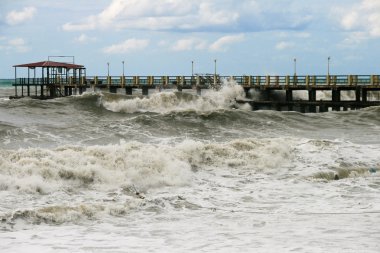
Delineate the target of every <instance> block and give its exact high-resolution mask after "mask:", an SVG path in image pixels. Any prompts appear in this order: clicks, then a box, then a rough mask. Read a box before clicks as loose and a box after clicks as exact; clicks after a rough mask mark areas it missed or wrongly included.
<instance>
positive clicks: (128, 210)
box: [0, 81, 380, 252]
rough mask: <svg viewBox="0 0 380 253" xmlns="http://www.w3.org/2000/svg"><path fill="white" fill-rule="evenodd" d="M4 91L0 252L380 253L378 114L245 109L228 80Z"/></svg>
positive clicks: (0, 91) (1, 87)
mask: <svg viewBox="0 0 380 253" xmlns="http://www.w3.org/2000/svg"><path fill="white" fill-rule="evenodd" d="M13 92H14V89H13V88H12V87H11V86H10V83H9V81H3V82H2V83H1V84H0V145H1V147H0V199H1V200H2V201H1V202H0V220H1V222H0V242H1V247H0V252H379V249H380V229H379V222H380V176H379V175H380V174H379V173H380V108H379V107H370V108H366V109H362V110H356V111H346V112H326V113H316V114H308V113H307V114H301V113H298V112H277V111H270V110H261V111H252V110H251V108H250V107H249V106H248V105H246V106H241V107H239V106H238V105H236V104H235V98H240V97H243V96H244V91H243V89H242V88H241V87H240V86H238V85H236V84H234V83H225V84H224V85H223V87H222V88H221V89H220V90H218V91H212V90H209V91H204V92H203V91H202V96H197V95H196V94H195V92H194V91H190V92H183V93H179V92H175V91H171V90H168V91H164V92H154V93H152V94H150V96H149V97H141V96H139V95H135V96H125V95H120V94H119V95H115V94H110V93H107V92H101V91H87V92H86V93H85V94H83V95H80V96H72V97H64V98H57V99H52V100H33V99H29V98H23V99H17V100H9V99H8V96H9V95H13Z"/></svg>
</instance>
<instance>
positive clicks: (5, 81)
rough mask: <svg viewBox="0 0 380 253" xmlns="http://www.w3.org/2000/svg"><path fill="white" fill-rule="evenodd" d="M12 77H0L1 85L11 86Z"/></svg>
mask: <svg viewBox="0 0 380 253" xmlns="http://www.w3.org/2000/svg"><path fill="white" fill-rule="evenodd" d="M13 81H14V79H0V86H1V87H11V86H12V82H13Z"/></svg>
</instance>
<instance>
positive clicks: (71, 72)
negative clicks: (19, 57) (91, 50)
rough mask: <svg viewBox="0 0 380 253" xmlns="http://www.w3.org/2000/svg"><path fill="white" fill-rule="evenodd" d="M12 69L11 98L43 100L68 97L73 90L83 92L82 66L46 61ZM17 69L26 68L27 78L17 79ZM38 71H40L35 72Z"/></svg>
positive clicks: (83, 69) (84, 82)
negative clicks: (12, 95)
mask: <svg viewBox="0 0 380 253" xmlns="http://www.w3.org/2000/svg"><path fill="white" fill-rule="evenodd" d="M13 67H14V69H15V81H14V83H13V86H14V87H15V97H13V98H20V97H24V96H28V97H35V98H42V99H43V98H54V97H60V96H70V95H72V90H73V88H79V89H80V90H81V91H83V90H84V89H85V86H86V68H85V67H84V66H83V65H78V64H74V63H65V62H57V61H50V60H48V61H41V62H34V63H26V64H19V65H14V66H13ZM18 68H27V70H28V75H27V77H22V78H20V77H18V76H17V70H18ZM38 69H40V71H36V70H38ZM36 72H37V73H36ZM39 73H40V74H39ZM31 74H32V75H31ZM20 87H21V91H19V89H20ZM25 88H26V90H25Z"/></svg>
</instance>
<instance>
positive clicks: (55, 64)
mask: <svg viewBox="0 0 380 253" xmlns="http://www.w3.org/2000/svg"><path fill="white" fill-rule="evenodd" d="M13 67H23V68H66V69H82V68H84V66H83V65H77V64H70V63H64V62H55V61H40V62H33V63H26V64H19V65H14V66H13Z"/></svg>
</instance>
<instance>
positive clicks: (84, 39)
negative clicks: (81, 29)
mask: <svg viewBox="0 0 380 253" xmlns="http://www.w3.org/2000/svg"><path fill="white" fill-rule="evenodd" d="M74 41H76V42H78V43H81V44H86V43H89V42H93V41H96V37H90V36H88V35H86V34H84V33H82V34H81V35H79V37H77V38H75V39H74Z"/></svg>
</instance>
